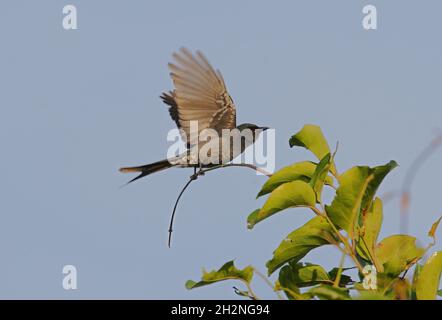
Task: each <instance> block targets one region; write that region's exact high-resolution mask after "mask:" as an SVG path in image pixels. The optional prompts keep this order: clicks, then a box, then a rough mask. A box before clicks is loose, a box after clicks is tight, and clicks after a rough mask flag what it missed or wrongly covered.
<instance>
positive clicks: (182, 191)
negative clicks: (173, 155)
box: [167, 176, 196, 248]
mask: <svg viewBox="0 0 442 320" xmlns="http://www.w3.org/2000/svg"><path fill="white" fill-rule="evenodd" d="M192 177H193V176H192ZM192 177H190V180H189V181H187V183H186V185H185V186H184V188H183V189H182V190H181V192H180V195H179V196H178V198H177V199H176V201H175V206H174V207H173V212H172V215H171V217H170V224H169V240H168V242H167V245H168V246H169V248H170V243H171V241H172V231H173V230H172V227H173V219H174V218H175V212H176V208H177V207H178V202H179V201H180V199H181V196H182V195H183V193H184V191H186V189H187V187H188V186H189V185H190V183H191V182H192V181H194V180H196V179H193V178H192Z"/></svg>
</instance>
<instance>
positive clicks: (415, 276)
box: [411, 263, 423, 300]
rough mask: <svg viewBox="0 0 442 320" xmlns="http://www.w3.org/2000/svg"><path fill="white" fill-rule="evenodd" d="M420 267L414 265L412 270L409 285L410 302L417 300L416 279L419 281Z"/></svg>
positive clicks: (419, 265) (417, 264) (418, 264)
mask: <svg viewBox="0 0 442 320" xmlns="http://www.w3.org/2000/svg"><path fill="white" fill-rule="evenodd" d="M422 267H423V266H422V265H421V264H420V263H416V267H415V268H414V273H413V281H412V283H411V299H412V300H416V299H417V296H416V286H417V279H419V275H420V273H421V271H422Z"/></svg>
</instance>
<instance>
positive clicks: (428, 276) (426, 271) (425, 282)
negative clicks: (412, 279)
mask: <svg viewBox="0 0 442 320" xmlns="http://www.w3.org/2000/svg"><path fill="white" fill-rule="evenodd" d="M441 273H442V251H438V252H435V253H434V254H433V255H432V256H431V257H430V258H429V259H428V261H427V262H426V263H425V264H424V266H423V268H422V270H421V272H420V274H419V276H418V279H417V283H416V296H417V298H418V299H419V300H434V299H436V296H437V293H438V290H437V289H438V288H439V282H440V276H441Z"/></svg>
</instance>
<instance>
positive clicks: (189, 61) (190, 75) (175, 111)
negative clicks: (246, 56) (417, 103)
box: [120, 47, 268, 183]
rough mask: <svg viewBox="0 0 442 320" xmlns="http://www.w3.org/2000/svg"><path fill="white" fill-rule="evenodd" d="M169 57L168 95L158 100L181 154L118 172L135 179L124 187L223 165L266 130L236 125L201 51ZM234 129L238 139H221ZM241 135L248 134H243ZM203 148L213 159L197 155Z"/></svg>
mask: <svg viewBox="0 0 442 320" xmlns="http://www.w3.org/2000/svg"><path fill="white" fill-rule="evenodd" d="M172 57H173V59H174V63H169V64H168V67H169V70H170V77H171V78H172V82H173V85H174V89H173V90H171V91H168V92H163V93H162V94H161V95H160V98H161V100H162V101H163V103H164V104H166V106H167V107H168V111H169V114H170V116H171V118H172V120H173V121H174V122H175V124H176V125H177V127H178V129H180V132H181V137H182V140H183V141H184V142H185V144H186V151H185V152H183V153H182V154H179V155H177V156H175V157H171V158H168V159H164V160H161V161H157V162H154V163H150V164H146V165H141V166H135V167H124V168H120V172H123V173H139V174H138V175H137V176H136V177H135V178H133V179H132V180H130V181H129V182H128V183H131V182H134V181H136V180H138V179H141V178H143V177H145V176H148V175H150V174H153V173H156V172H159V171H163V170H166V169H169V168H173V167H178V168H194V170H195V173H196V169H197V168H199V169H200V171H202V170H203V168H208V167H213V166H216V165H220V164H227V163H229V162H231V161H232V160H233V159H235V158H236V157H237V156H239V155H240V154H242V153H243V152H244V151H245V149H246V148H248V147H249V146H251V145H252V144H254V143H255V141H256V140H257V139H258V138H259V136H260V135H261V134H262V132H264V131H265V130H267V129H268V127H263V126H258V125H255V124H252V123H243V124H240V125H237V124H236V107H235V104H234V102H233V99H232V97H231V96H230V95H229V93H228V91H227V87H226V83H225V81H224V78H223V76H222V74H221V72H220V71H219V70H215V69H214V68H213V67H212V65H211V64H210V63H209V61H208V60H207V58H206V57H205V56H204V55H203V53H202V52H201V51H199V50H197V51H196V52H195V53H192V52H191V51H190V50H188V49H187V48H185V47H182V48H180V49H179V50H178V52H174V53H173V55H172ZM195 123H196V124H197V126H198V128H197V132H196V133H197V134H192V125H194V124H195ZM206 129H208V130H212V132H215V133H217V134H218V138H211V139H207V138H206V140H204V139H201V135H202V134H203V132H205V131H207V130H206ZM234 129H236V132H239V133H241V134H243V135H236V136H235V135H232V136H229V137H225V136H223V134H222V133H223V131H224V130H234ZM246 132H248V133H251V134H248V135H247V134H244V133H246ZM235 139H240V141H235ZM207 140H208V141H207ZM235 142H237V143H239V145H240V147H239V148H234V147H232V146H233V145H234V143H235ZM208 143H211V145H212V146H215V145H217V144H218V145H219V148H218V155H212V154H211V152H210V151H213V150H216V148H213V149H210V150H209V152H208V153H207V154H205V155H203V154H201V153H200V152H198V150H202V148H203V147H204V146H207V144H208ZM224 143H227V144H229V145H230V148H228V151H227V152H224V149H223V148H222V145H223V144H224ZM235 149H236V150H235ZM212 156H213V157H212Z"/></svg>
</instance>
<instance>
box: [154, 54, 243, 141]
mask: <svg viewBox="0 0 442 320" xmlns="http://www.w3.org/2000/svg"><path fill="white" fill-rule="evenodd" d="M173 57H174V59H175V60H176V64H174V63H169V68H170V70H171V73H170V76H171V78H172V80H173V83H174V86H175V90H174V91H172V92H170V93H163V95H162V96H161V98H162V99H163V101H164V102H165V103H166V104H168V105H169V106H170V108H169V112H170V114H171V116H172V119H173V120H174V121H175V122H176V123H177V124H178V127H179V128H180V129H183V131H184V132H185V134H186V138H187V142H188V144H190V145H193V144H196V143H197V142H198V141H197V140H195V138H196V139H198V137H191V136H190V122H191V121H198V133H200V132H201V131H202V130H204V129H207V128H211V129H214V130H216V131H217V132H219V134H221V132H222V129H233V128H235V127H236V108H235V105H234V103H233V100H232V98H231V97H230V95H229V94H228V92H227V88H226V85H225V83H224V79H223V77H222V75H221V73H220V72H219V71H215V70H214V69H213V68H212V66H211V65H210V63H209V62H208V60H207V59H206V58H205V57H204V55H203V54H202V53H201V52H199V51H197V52H196V55H193V54H192V53H191V52H190V51H189V50H187V49H186V48H182V49H180V51H179V52H178V53H174V54H173Z"/></svg>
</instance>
